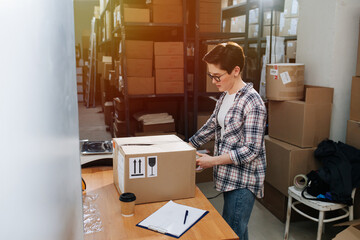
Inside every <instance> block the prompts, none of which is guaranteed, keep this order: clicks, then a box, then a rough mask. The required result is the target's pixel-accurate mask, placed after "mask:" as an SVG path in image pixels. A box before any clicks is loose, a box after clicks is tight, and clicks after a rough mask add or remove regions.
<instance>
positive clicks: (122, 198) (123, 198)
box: [119, 192, 136, 202]
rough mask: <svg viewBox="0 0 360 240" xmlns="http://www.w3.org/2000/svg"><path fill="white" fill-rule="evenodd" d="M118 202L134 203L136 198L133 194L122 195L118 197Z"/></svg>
mask: <svg viewBox="0 0 360 240" xmlns="http://www.w3.org/2000/svg"><path fill="white" fill-rule="evenodd" d="M119 200H120V201H122V202H132V201H135V200H136V196H135V194H133V193H129V192H128V193H123V194H121V195H120V198H119Z"/></svg>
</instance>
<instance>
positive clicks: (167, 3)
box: [151, 0, 182, 5]
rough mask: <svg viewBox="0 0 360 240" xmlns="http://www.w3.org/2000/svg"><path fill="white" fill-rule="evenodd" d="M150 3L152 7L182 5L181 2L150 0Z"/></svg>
mask: <svg viewBox="0 0 360 240" xmlns="http://www.w3.org/2000/svg"><path fill="white" fill-rule="evenodd" d="M151 2H152V4H154V5H169V4H175V5H182V0H152V1H151Z"/></svg>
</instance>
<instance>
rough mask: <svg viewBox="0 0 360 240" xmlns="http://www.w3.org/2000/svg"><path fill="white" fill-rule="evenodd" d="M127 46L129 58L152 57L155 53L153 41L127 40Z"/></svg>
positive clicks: (126, 53)
mask: <svg viewBox="0 0 360 240" xmlns="http://www.w3.org/2000/svg"><path fill="white" fill-rule="evenodd" d="M125 48H126V51H125V55H126V57H128V58H135V59H139V58H140V59H152V58H153V55H154V42H153V41H140V40H125Z"/></svg>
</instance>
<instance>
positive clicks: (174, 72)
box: [155, 68, 184, 84]
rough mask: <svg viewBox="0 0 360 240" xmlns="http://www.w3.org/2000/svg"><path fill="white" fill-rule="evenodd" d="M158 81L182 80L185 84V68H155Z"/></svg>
mask: <svg viewBox="0 0 360 240" xmlns="http://www.w3.org/2000/svg"><path fill="white" fill-rule="evenodd" d="M155 74H156V78H155V79H156V83H158V82H181V83H183V84H184V69H182V68H177V69H155Z"/></svg>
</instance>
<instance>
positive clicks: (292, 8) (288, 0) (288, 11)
mask: <svg viewBox="0 0 360 240" xmlns="http://www.w3.org/2000/svg"><path fill="white" fill-rule="evenodd" d="M284 16H285V17H298V16H299V3H298V0H285V3H284Z"/></svg>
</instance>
